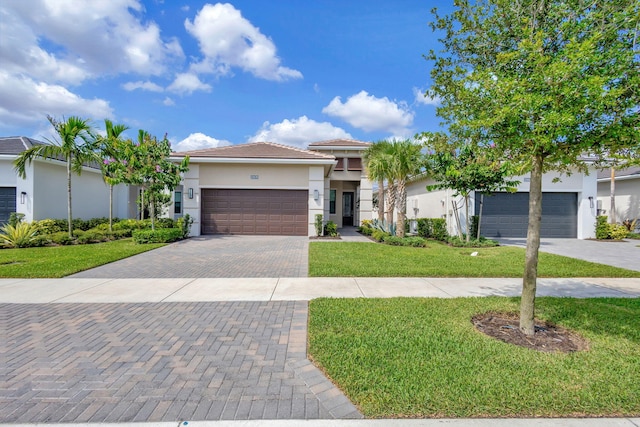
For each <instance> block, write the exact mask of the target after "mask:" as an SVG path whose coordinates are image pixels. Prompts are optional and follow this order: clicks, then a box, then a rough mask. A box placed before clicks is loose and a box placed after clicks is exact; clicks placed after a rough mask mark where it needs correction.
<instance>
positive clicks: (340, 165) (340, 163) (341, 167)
mask: <svg viewBox="0 0 640 427" xmlns="http://www.w3.org/2000/svg"><path fill="white" fill-rule="evenodd" d="M336 160H337V161H338V164H337V165H336V167H335V169H334V170H337V171H343V170H344V159H343V158H338V159H336Z"/></svg>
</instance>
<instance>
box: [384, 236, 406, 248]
mask: <svg viewBox="0 0 640 427" xmlns="http://www.w3.org/2000/svg"><path fill="white" fill-rule="evenodd" d="M384 243H386V244H387V245H391V246H405V244H404V239H403V238H402V237H398V236H385V237H384Z"/></svg>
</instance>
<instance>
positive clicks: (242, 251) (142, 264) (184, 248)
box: [69, 235, 309, 279]
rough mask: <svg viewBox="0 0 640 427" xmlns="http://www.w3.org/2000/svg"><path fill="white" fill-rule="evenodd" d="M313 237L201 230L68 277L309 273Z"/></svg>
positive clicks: (253, 275) (300, 275) (281, 275)
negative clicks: (203, 233)
mask: <svg viewBox="0 0 640 427" xmlns="http://www.w3.org/2000/svg"><path fill="white" fill-rule="evenodd" d="M308 272H309V238H308V237H300V236H226V235H225V236H222V235H220V236H200V237H192V238H190V239H187V240H183V241H180V242H176V243H173V244H170V245H167V246H164V247H162V248H159V249H155V250H153V251H149V252H145V253H142V254H139V255H135V256H132V257H130V258H126V259H123V260H120V261H116V262H112V263H110V264H106V265H103V266H100V267H96V268H92V269H90V270H86V271H82V272H80V273H77V274H74V275H71V276H69V277H95V278H116V279H117V278H122V279H131V278H201V277H209V278H211V277H307V275H308Z"/></svg>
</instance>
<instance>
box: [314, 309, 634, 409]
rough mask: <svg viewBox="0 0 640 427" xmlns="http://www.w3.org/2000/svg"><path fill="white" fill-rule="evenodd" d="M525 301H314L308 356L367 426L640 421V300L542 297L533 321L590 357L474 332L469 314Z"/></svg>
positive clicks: (581, 353)
mask: <svg viewBox="0 0 640 427" xmlns="http://www.w3.org/2000/svg"><path fill="white" fill-rule="evenodd" d="M518 306H519V299H518V298H501V297H486V298H457V299H433V298H394V299H326V298H323V299H318V300H313V301H311V303H310V318H309V353H310V357H311V358H312V359H313V360H314V362H315V363H316V364H317V365H318V366H319V367H320V368H321V369H322V370H323V371H324V372H325V373H326V374H327V375H328V376H329V377H330V378H331V380H332V381H334V382H335V383H336V384H337V385H338V386H339V387H340V388H341V389H342V390H343V391H344V392H345V393H346V395H347V396H348V397H349V398H350V399H351V401H352V402H354V403H355V404H356V405H357V406H358V407H359V408H360V409H361V411H362V412H363V413H364V415H365V416H367V417H374V418H377V417H584V416H612V417H618V416H638V415H639V414H640V398H638V396H640V371H639V370H638V367H639V366H640V299H638V298H629V299H616V298H594V299H572V298H549V297H545V298H538V299H537V307H538V312H537V317H539V318H543V319H545V320H548V321H551V322H553V323H556V324H559V325H562V326H564V327H567V328H570V329H572V330H574V331H577V332H578V333H580V334H581V335H582V336H583V337H585V338H587V340H588V341H589V345H590V349H589V350H588V351H583V352H578V353H573V354H560V353H540V352H537V351H535V350H529V349H525V348H521V347H517V346H514V345H511V344H506V343H503V342H501V341H498V340H496V339H493V338H490V337H488V336H486V335H484V334H482V333H480V332H477V331H476V330H475V328H474V327H473V325H472V324H471V321H470V319H471V317H472V316H473V315H475V314H477V313H484V312H487V311H517V310H518Z"/></svg>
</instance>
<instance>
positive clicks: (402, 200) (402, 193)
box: [396, 179, 407, 237]
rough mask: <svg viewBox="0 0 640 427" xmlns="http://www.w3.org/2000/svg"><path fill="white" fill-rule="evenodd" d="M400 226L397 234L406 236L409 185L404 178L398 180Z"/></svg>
mask: <svg viewBox="0 0 640 427" xmlns="http://www.w3.org/2000/svg"><path fill="white" fill-rule="evenodd" d="M397 192H398V227H397V228H396V236H398V237H404V224H405V222H406V220H407V187H406V183H405V182H404V180H402V179H401V180H399V181H398V187H397Z"/></svg>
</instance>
